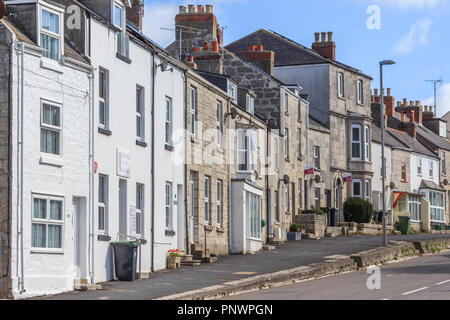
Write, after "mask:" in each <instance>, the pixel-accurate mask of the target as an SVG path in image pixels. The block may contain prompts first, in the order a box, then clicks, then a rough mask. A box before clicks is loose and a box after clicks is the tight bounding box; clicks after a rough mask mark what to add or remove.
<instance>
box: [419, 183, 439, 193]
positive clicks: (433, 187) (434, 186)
mask: <svg viewBox="0 0 450 320" xmlns="http://www.w3.org/2000/svg"><path fill="white" fill-rule="evenodd" d="M419 189H431V190H439V191H444V188H442V187H441V186H438V185H437V184H436V183H434V182H433V181H430V180H422V183H421V184H420V187H419Z"/></svg>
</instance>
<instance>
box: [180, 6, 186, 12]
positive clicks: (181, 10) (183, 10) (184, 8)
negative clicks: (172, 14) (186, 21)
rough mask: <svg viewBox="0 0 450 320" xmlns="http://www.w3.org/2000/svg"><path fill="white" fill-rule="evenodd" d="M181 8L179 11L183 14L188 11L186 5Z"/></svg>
mask: <svg viewBox="0 0 450 320" xmlns="http://www.w3.org/2000/svg"><path fill="white" fill-rule="evenodd" d="M179 8H180V10H179V13H181V14H185V13H187V8H186V7H185V6H180V7H179Z"/></svg>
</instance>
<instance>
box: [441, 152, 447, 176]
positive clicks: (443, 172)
mask: <svg viewBox="0 0 450 320" xmlns="http://www.w3.org/2000/svg"><path fill="white" fill-rule="evenodd" d="M440 158H441V159H440V162H441V175H443V176H445V175H447V167H446V165H447V164H446V162H447V159H446V154H445V152H443V151H441V157H440Z"/></svg>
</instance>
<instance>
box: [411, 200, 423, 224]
mask: <svg viewBox="0 0 450 320" xmlns="http://www.w3.org/2000/svg"><path fill="white" fill-rule="evenodd" d="M408 204H409V213H410V215H411V221H414V222H420V221H422V198H421V197H419V196H409V197H408Z"/></svg>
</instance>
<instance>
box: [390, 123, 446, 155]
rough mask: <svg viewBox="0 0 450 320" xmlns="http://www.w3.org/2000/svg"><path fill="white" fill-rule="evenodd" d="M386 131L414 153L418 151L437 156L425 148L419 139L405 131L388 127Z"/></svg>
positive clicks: (422, 153)
mask: <svg viewBox="0 0 450 320" xmlns="http://www.w3.org/2000/svg"><path fill="white" fill-rule="evenodd" d="M388 132H389V133H390V134H391V135H392V136H393V137H394V138H395V139H397V140H398V141H399V142H401V143H402V144H404V145H405V146H406V147H408V148H409V149H411V150H412V151H413V152H415V153H419V154H421V155H425V156H428V157H433V158H437V156H436V154H434V152H432V151H431V150H430V149H428V148H426V147H425V146H424V145H423V144H421V143H420V142H419V141H417V140H416V139H414V138H413V137H411V136H410V135H409V134H407V133H406V132H402V131H398V130H395V129H391V128H389V129H388Z"/></svg>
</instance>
